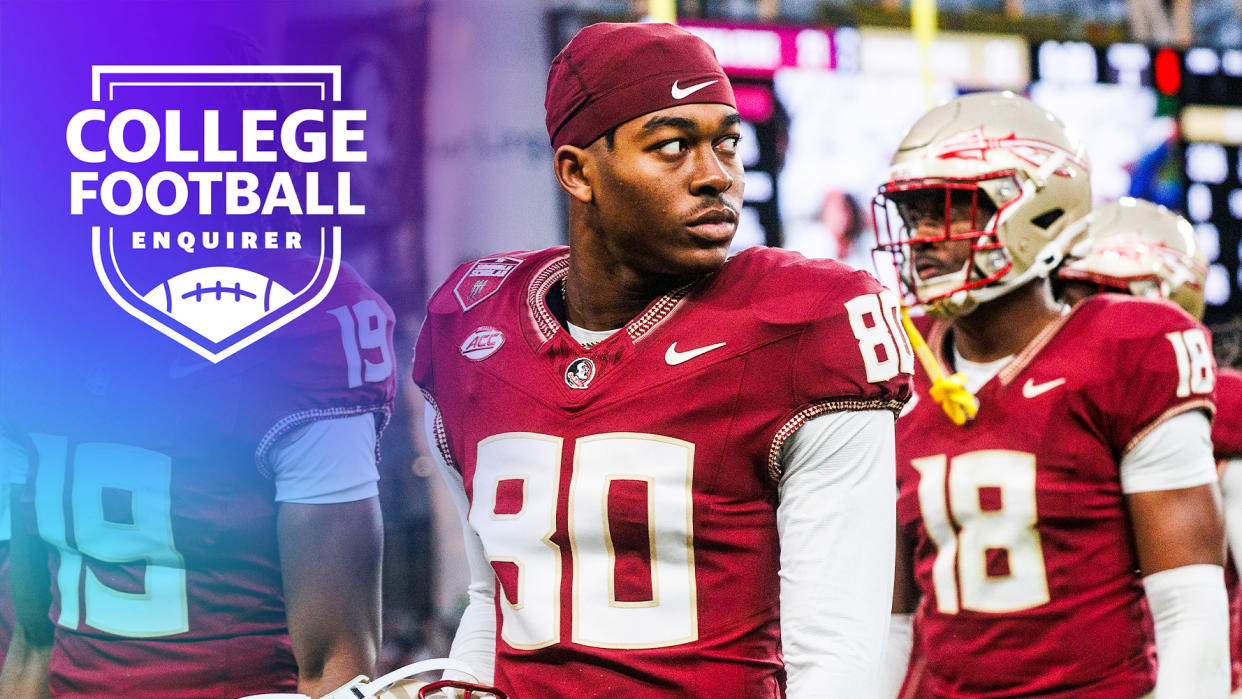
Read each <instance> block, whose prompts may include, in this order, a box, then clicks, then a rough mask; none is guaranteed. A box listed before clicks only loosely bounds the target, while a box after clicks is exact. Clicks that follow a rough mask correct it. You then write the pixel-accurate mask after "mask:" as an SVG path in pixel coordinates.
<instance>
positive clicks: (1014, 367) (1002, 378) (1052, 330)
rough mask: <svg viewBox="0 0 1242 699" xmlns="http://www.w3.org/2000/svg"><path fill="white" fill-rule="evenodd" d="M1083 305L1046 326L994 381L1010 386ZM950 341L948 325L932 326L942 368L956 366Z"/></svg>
mask: <svg viewBox="0 0 1242 699" xmlns="http://www.w3.org/2000/svg"><path fill="white" fill-rule="evenodd" d="M1081 305H1082V304H1079V305H1077V306H1074V308H1073V309H1071V310H1070V312H1069V313H1066V314H1064V315H1062V316H1060V317H1059V318H1057V319H1056V320H1054V321H1052V322H1051V323H1049V324H1048V325H1046V326H1044V329H1043V330H1040V331H1039V334H1037V335H1036V336H1035V339H1033V340H1031V341H1030V342H1029V343H1027V345H1026V347H1023V348H1022V351H1021V352H1018V353H1017V354H1016V355H1015V356H1014V358H1013V361H1011V362H1009V363H1008V364H1006V365H1005V366H1004V367H1002V368H1001V370H1000V371H999V372H997V373H996V376H995V377H994V379H995V380H996V381H999V382H1000V385H1001V386H1008V385H1009V384H1010V383H1012V382H1013V380H1014V379H1015V378H1017V376H1018V375H1019V374H1021V373H1022V371H1023V370H1024V369H1026V367H1027V365H1029V364H1030V363H1031V360H1033V359H1034V358H1035V356H1036V355H1037V354H1039V353H1040V352H1041V351H1043V349H1044V347H1046V346H1047V345H1048V343H1049V342H1051V341H1052V338H1054V337H1056V334H1057V333H1058V332H1059V331H1060V330H1061V328H1063V327H1065V324H1066V323H1067V322H1069V319H1070V318H1072V317H1073V316H1074V314H1075V313H1076V312H1077V311H1078V308H1079V307H1080V306H1081ZM948 340H949V324H948V323H943V322H937V323H936V324H935V325H933V326H932V329H931V332H930V333H929V337H928V345H930V346H931V347H933V348H934V349H935V351H936V359H938V360H939V361H940V366H943V367H953V366H954V365H953V363H952V362H950V361H949V360H948V358H949V357H950V356H951V354H952V353H951V350H950V348H949V347H948ZM985 385H986V384H985Z"/></svg>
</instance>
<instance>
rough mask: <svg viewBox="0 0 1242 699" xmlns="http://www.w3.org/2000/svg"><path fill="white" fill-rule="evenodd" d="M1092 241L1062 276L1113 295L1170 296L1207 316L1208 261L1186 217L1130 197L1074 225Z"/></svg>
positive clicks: (1078, 249) (1075, 252) (1078, 248)
mask: <svg viewBox="0 0 1242 699" xmlns="http://www.w3.org/2000/svg"><path fill="white" fill-rule="evenodd" d="M1072 227H1073V228H1075V229H1081V230H1082V231H1084V232H1085V234H1086V237H1085V238H1084V239H1082V240H1080V241H1079V242H1078V243H1077V244H1076V245H1075V246H1074V248H1073V249H1072V250H1070V253H1069V257H1068V258H1067V259H1066V261H1065V264H1064V265H1062V266H1061V269H1060V270H1059V271H1058V272H1057V275H1058V276H1060V277H1061V278H1062V279H1073V280H1079V281H1087V282H1095V283H1096V284H1099V285H1101V286H1103V287H1107V290H1109V291H1120V292H1123V293H1127V294H1131V295H1134V296H1149V297H1154V298H1165V299H1169V300H1170V301H1172V302H1174V303H1176V304H1177V305H1179V306H1181V307H1182V308H1183V309H1185V310H1186V312H1187V313H1189V314H1190V315H1192V316H1194V317H1196V318H1202V317H1203V308H1204V300H1203V284H1204V281H1205V280H1206V279H1207V270H1208V262H1207V258H1206V257H1205V256H1204V254H1203V250H1202V249H1201V248H1200V247H1199V242H1198V240H1197V239H1196V238H1195V231H1194V227H1193V226H1191V224H1190V222H1189V221H1187V220H1186V219H1184V218H1182V217H1181V216H1178V215H1177V214H1175V213H1173V212H1172V211H1169V210H1168V209H1166V208H1164V207H1163V206H1160V205H1158V204H1153V203H1151V202H1148V201H1143V200H1142V199H1131V198H1129V197H1126V198H1123V199H1120V200H1118V201H1115V202H1113V203H1111V204H1108V205H1106V206H1102V207H1100V208H1098V209H1096V210H1095V211H1092V212H1091V213H1090V214H1088V215H1087V216H1086V217H1085V218H1083V219H1082V220H1080V221H1076V222H1075V223H1074V224H1073V226H1072Z"/></svg>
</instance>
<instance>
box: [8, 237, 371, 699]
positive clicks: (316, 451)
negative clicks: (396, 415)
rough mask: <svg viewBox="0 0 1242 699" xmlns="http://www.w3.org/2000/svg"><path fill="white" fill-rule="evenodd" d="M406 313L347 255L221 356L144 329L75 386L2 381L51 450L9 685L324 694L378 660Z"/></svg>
mask: <svg viewBox="0 0 1242 699" xmlns="http://www.w3.org/2000/svg"><path fill="white" fill-rule="evenodd" d="M309 263H310V264H314V261H313V260H311V261H309ZM392 326H393V321H392V311H391V309H389V307H388V305H387V304H386V303H385V302H384V301H383V299H381V298H380V297H379V296H378V295H376V294H375V292H373V291H372V290H371V289H370V288H368V287H367V286H366V285H365V284H363V282H362V281H361V280H360V279H359V278H358V277H357V276H356V275H355V274H354V272H353V271H352V270H351V269H350V268H348V267H347V266H344V265H343V266H342V268H341V273H340V276H339V277H338V279H337V281H336V284H335V286H334V287H333V290H332V292H331V293H330V294H329V295H328V296H327V297H326V298H325V299H324V300H323V301H322V302H321V303H320V304H319V305H318V306H317V307H315V308H314V309H312V310H311V311H309V312H308V313H306V314H305V315H303V316H301V317H300V318H298V319H297V320H295V321H293V322H292V323H290V324H289V325H288V326H285V327H284V328H281V329H280V330H278V331H277V332H275V333H273V334H272V335H270V336H268V337H267V338H265V339H264V340H262V341H261V342H259V343H257V344H256V345H254V346H253V347H250V348H248V349H246V350H244V351H242V352H240V353H238V354H236V355H234V356H233V357H230V358H229V359H228V360H227V361H224V362H222V363H219V364H212V363H209V362H207V361H205V360H202V359H200V358H198V357H197V356H194V355H191V353H189V352H188V351H186V350H184V349H183V348H181V347H180V346H178V345H174V344H172V343H169V342H168V341H167V340H166V338H164V337H163V336H160V335H156V334H154V333H148V334H147V335H149V337H148V336H147V335H144V337H143V339H144V340H149V342H144V341H142V340H139V339H137V338H135V340H136V341H135V342H132V343H117V346H116V347H111V348H108V347H97V348H94V349H95V351H94V352H92V353H91V354H90V355H89V356H85V355H82V356H78V357H77V361H78V362H79V364H78V365H77V366H81V367H84V369H83V370H82V371H78V370H76V369H75V370H73V371H71V372H70V373H69V374H67V375H66V377H65V378H64V379H63V383H64V384H66V385H60V384H61V383H62V380H61V379H56V378H55V377H53V378H52V380H51V381H49V380H48V377H34V376H32V377H31V378H30V380H29V382H24V383H23V384H22V385H19V386H13V385H8V386H6V394H5V401H6V403H8V409H9V411H10V414H11V415H13V416H14V417H15V418H16V419H17V420H18V421H19V422H20V423H21V425H22V427H23V428H24V431H25V439H26V440H28V442H27V444H29V445H30V446H29V448H27V449H25V451H26V452H27V453H29V452H30V451H31V450H33V452H34V453H33V454H30V461H31V463H32V465H31V468H30V473H29V475H28V478H27V486H26V488H25V490H24V492H23V493H22V495H21V497H20V498H15V499H14V507H15V510H16V511H17V515H18V516H16V517H15V518H14V523H13V524H14V544H13V551H14V555H13V561H14V564H13V566H12V568H13V581H12V582H13V588H14V595H15V597H16V598H17V600H18V619H19V621H18V625H17V626H18V630H17V632H16V636H15V639H16V640H15V641H14V644H13V647H14V652H13V653H11V654H10V656H9V658H8V663H7V664H6V665H5V667H4V670H3V672H2V673H0V696H4V697H9V698H13V697H34V696H45V695H46V693H47V692H48V691H49V688H50V694H51V696H53V697H81V698H83V699H86V698H88V697H89V698H90V699H101V698H105V697H134V696H141V697H152V698H158V697H169V698H170V699H171V698H174V697H175V698H184V697H191V696H192V697H203V698H208V697H213V698H219V699H233V698H235V697H238V696H240V695H244V694H255V693H261V692H274V691H292V690H294V689H296V690H298V691H300V692H302V693H304V694H307V695H310V696H319V695H320V694H323V693H326V692H328V691H331V690H333V689H336V688H337V687H339V686H341V685H342V684H344V683H345V682H347V681H348V680H350V679H352V678H353V677H354V676H356V675H358V674H367V675H370V674H372V673H373V672H374V670H375V668H374V664H375V658H376V652H377V649H378V645H379V589H380V552H381V548H382V538H383V534H382V529H381V520H380V511H379V502H378V499H377V497H376V493H377V485H376V483H377V480H378V477H379V476H378V472H377V470H376V443H377V439H378V437H379V433H380V431H381V429H382V427H383V425H384V424H385V422H386V421H387V416H388V414H389V410H390V403H391V401H392V398H393V391H394V387H395V380H394V373H393V363H392V357H393V353H392V345H391V342H392ZM141 331H144V332H145V331H146V328H141ZM57 389H60V390H57ZM69 396H72V398H69ZM7 448H8V450H9V452H8V453H10V454H11V453H13V452H14V451H16V450H19V449H21V448H22V447H21V445H17V446H13V445H9V446H8V447H7Z"/></svg>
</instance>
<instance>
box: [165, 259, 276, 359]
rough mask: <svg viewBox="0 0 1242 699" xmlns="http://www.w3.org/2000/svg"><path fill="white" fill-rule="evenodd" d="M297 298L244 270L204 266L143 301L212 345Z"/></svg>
mask: <svg viewBox="0 0 1242 699" xmlns="http://www.w3.org/2000/svg"><path fill="white" fill-rule="evenodd" d="M292 299H293V293H292V292H290V291H289V290H288V289H286V288H285V287H283V286H281V285H280V284H279V283H277V282H276V281H275V280H273V279H269V278H268V277H266V276H264V275H262V274H259V273H258V272H255V271H253V270H249V269H245V268H242V267H224V266H216V267H200V268H198V269H192V270H189V271H187V272H182V273H181V274H178V275H177V276H175V277H172V278H170V279H167V280H165V281H164V282H162V283H161V284H159V285H158V286H156V287H155V288H154V289H151V290H150V291H148V292H147V293H145V294H143V296H142V300H143V301H146V302H147V303H148V304H150V305H151V307H152V308H154V309H156V310H158V311H160V312H162V313H164V314H165V315H167V316H169V317H171V318H172V319H174V320H176V321H177V322H178V323H181V324H182V325H184V326H186V327H187V328H190V329H191V330H193V331H194V332H197V333H199V334H200V335H202V336H203V337H205V338H207V339H209V340H211V341H212V342H220V341H221V340H223V339H225V338H227V337H229V336H230V335H232V334H234V333H236V332H237V331H239V330H241V329H243V328H245V327H247V326H249V325H250V324H251V323H254V322H255V321H257V320H259V319H261V318H262V317H263V316H265V315H267V314H269V313H271V312H272V311H275V310H277V309H279V308H280V307H281V306H284V305H285V304H287V303H289V301H291V300H292Z"/></svg>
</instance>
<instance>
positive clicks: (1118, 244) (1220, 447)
mask: <svg viewBox="0 0 1242 699" xmlns="http://www.w3.org/2000/svg"><path fill="white" fill-rule="evenodd" d="M1074 226H1075V227H1076V228H1079V229H1082V230H1083V231H1084V232H1085V234H1086V236H1087V237H1086V238H1085V239H1083V240H1081V241H1079V242H1078V243H1077V244H1076V245H1075V247H1074V249H1073V250H1071V251H1070V255H1069V258H1068V259H1067V260H1066V262H1065V264H1063V265H1062V266H1061V267H1060V269H1059V270H1058V271H1057V276H1058V277H1059V278H1060V280H1061V284H1062V285H1063V287H1064V289H1063V291H1062V294H1061V297H1062V299H1064V300H1065V301H1066V302H1067V303H1069V304H1070V305H1074V304H1077V303H1079V302H1080V301H1081V300H1082V299H1085V298H1087V297H1089V296H1092V295H1094V294H1096V293H1099V292H1113V293H1121V294H1130V295H1132V296H1142V297H1146V298H1158V299H1168V300H1170V301H1173V302H1174V303H1176V304H1177V305H1179V306H1181V307H1182V309H1184V310H1185V311H1186V312H1187V313H1189V314H1190V315H1192V316H1194V317H1195V318H1199V319H1201V318H1202V317H1203V309H1204V298H1203V285H1204V282H1205V280H1206V277H1207V269H1208V265H1207V258H1206V257H1205V256H1204V255H1203V251H1202V249H1201V248H1200V247H1199V243H1198V241H1197V239H1196V238H1195V232H1194V227H1193V226H1192V225H1191V224H1190V222H1189V221H1187V220H1186V219H1184V218H1182V217H1181V216H1178V215H1177V214H1175V213H1173V212H1172V211H1170V210H1168V209H1166V208H1165V207H1163V206H1159V205H1157V204H1153V203H1151V202H1147V201H1143V200H1141V199H1130V198H1125V199H1121V200H1120V201H1116V202H1113V203H1111V204H1108V205H1106V206H1102V207H1100V208H1098V209H1096V210H1095V211H1093V212H1091V214H1090V215H1088V216H1087V217H1086V218H1084V219H1082V220H1081V221H1079V222H1077V223H1075V224H1074ZM1212 448H1213V450H1214V452H1215V456H1216V459H1217V468H1218V469H1219V471H1220V474H1221V491H1222V495H1223V499H1224V507H1225V525H1226V526H1225V528H1226V533H1227V535H1228V537H1227V538H1228V540H1229V543H1230V550H1231V553H1232V555H1231V557H1230V559H1231V560H1230V563H1231V565H1230V566H1229V567H1228V569H1227V570H1226V580H1227V581H1228V583H1229V593H1230V607H1231V609H1230V618H1231V624H1230V636H1231V639H1230V652H1231V656H1232V665H1233V672H1232V675H1233V687H1234V689H1237V688H1238V669H1239V665H1240V664H1242V647H1240V644H1242V625H1240V624H1239V621H1242V618H1240V617H1242V594H1239V592H1240V590H1239V580H1238V574H1237V560H1238V557H1239V550H1238V546H1239V545H1242V468H1239V467H1238V465H1239V459H1240V458H1242V372H1239V371H1238V370H1237V369H1230V368H1221V369H1219V371H1218V373H1217V376H1216V418H1215V419H1214V420H1213V422H1212Z"/></svg>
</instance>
